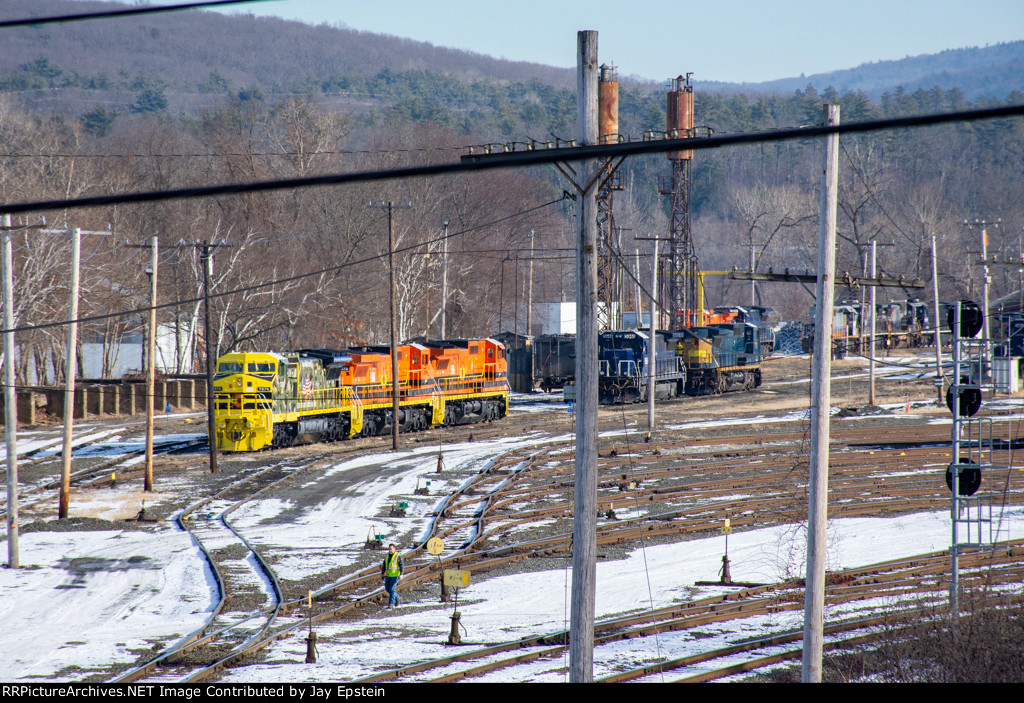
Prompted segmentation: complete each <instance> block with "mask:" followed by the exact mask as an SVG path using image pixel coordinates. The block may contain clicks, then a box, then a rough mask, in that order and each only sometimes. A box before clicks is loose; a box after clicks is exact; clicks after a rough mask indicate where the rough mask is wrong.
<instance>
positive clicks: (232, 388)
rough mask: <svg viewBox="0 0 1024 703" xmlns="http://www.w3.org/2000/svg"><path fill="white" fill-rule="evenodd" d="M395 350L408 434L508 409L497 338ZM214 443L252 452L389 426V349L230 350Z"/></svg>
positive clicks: (217, 389) (219, 390) (218, 387)
mask: <svg viewBox="0 0 1024 703" xmlns="http://www.w3.org/2000/svg"><path fill="white" fill-rule="evenodd" d="M397 355H398V394H399V398H398V407H399V411H398V426H399V429H400V431H402V432H410V431H416V430H423V429H427V428H430V427H436V426H438V425H462V424H468V423H472V422H483V421H489V420H497V419H499V418H501V417H504V416H505V415H506V414H507V413H508V393H509V387H508V363H507V361H506V359H505V346H504V345H503V344H501V343H500V342H496V341H494V340H493V339H471V340H451V341H441V342H427V343H425V344H417V343H411V344H405V345H402V346H400V347H398V349H397ZM214 393H215V395H216V399H215V402H216V408H215V411H214V423H215V426H216V434H217V437H216V441H217V447H218V449H221V450H224V451H255V450H258V449H263V448H266V447H282V446H288V445H291V444H296V443H299V442H316V441H333V440H338V439H347V438H349V437H355V436H370V435H376V434H384V433H387V432H390V431H391V423H392V422H393V415H394V404H393V400H392V383H391V348H390V347H361V348H357V349H349V350H345V351H335V350H331V349H300V350H298V351H294V352H286V353H284V354H275V353H270V352H259V353H234V354H225V355H224V356H222V357H221V358H220V359H218V360H217V375H216V376H215V378H214Z"/></svg>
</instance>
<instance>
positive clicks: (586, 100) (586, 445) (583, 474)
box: [569, 30, 599, 683]
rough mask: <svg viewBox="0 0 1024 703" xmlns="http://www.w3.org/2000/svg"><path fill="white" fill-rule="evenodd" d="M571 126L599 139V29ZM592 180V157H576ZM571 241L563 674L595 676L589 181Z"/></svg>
mask: <svg viewBox="0 0 1024 703" xmlns="http://www.w3.org/2000/svg"><path fill="white" fill-rule="evenodd" d="M576 67H577V74H576V100H577V103H576V133H577V138H578V139H579V143H580V144H581V145H583V146H590V145H596V144H597V143H598V125H597V107H598V103H597V100H598V94H597V78H598V66H597V32H595V31H592V30H586V31H581V32H579V33H578V34H577V52H576ZM578 165H579V169H580V170H581V172H582V174H581V175H582V176H583V178H581V179H580V181H582V182H583V183H592V179H596V175H597V173H598V168H599V165H598V162H597V161H596V160H587V161H582V162H579V164H578ZM577 204H578V205H579V216H578V217H577V219H576V222H577V223H578V228H579V230H578V231H579V236H578V239H577V243H576V325H577V328H576V332H577V334H576V417H577V424H576V466H575V468H576V485H575V490H574V494H573V496H574V514H573V532H572V612H571V618H570V620H571V622H570V633H571V634H570V636H569V681H570V682H572V683H589V682H591V681H593V679H594V604H595V593H596V581H597V379H598V373H597V333H598V322H597V198H596V191H595V189H594V188H593V187H590V186H588V187H586V188H585V189H581V192H580V193H579V194H578V196H577Z"/></svg>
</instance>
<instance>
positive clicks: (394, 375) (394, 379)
mask: <svg viewBox="0 0 1024 703" xmlns="http://www.w3.org/2000/svg"><path fill="white" fill-rule="evenodd" d="M410 207H411V205H395V204H394V203H392V202H390V201H388V202H386V203H381V204H380V205H372V204H371V205H370V208H371V209H373V210H387V211H388V268H389V269H390V271H391V449H392V450H394V451H398V294H397V292H396V291H397V288H396V283H395V218H394V212H395V210H407V209H408V208H410ZM447 224H448V223H447V221H446V222H445V227H446V231H447ZM445 241H447V239H446V240H445ZM444 285H445V284H444V282H442V284H441V298H442V300H441V310H442V311H443V310H444V294H445V293H444ZM441 314H442V315H443V314H444V313H443V312H442V313H441ZM442 319H443V318H442ZM441 324H442V327H443V326H444V323H443V322H442V323H441ZM442 336H443V331H442Z"/></svg>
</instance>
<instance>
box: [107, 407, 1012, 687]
mask: <svg viewBox="0 0 1024 703" xmlns="http://www.w3.org/2000/svg"><path fill="white" fill-rule="evenodd" d="M501 429H502V428H501V426H500V424H496V425H493V426H487V427H482V428H474V430H473V431H474V432H475V434H476V438H475V441H484V440H486V439H487V438H488V435H492V436H493V435H500V433H501ZM714 435H715V436H706V437H695V436H693V435H692V433H687V432H685V431H676V432H663V433H661V435H660V436H659V437H658V438H657V440H656V442H650V443H645V442H643V441H633V438H632V435H630V433H628V432H627V433H625V434H622V433H616V432H614V431H608V432H606V434H605V436H604V438H603V439H602V447H601V452H600V456H601V459H600V462H599V507H600V511H601V516H602V519H601V521H600V523H599V529H598V542H599V544H600V545H616V544H627V545H628V544H642V543H645V542H650V541H652V540H663V539H670V540H678V539H686V538H688V537H690V536H700V535H708V534H712V533H713V532H714V531H715V530H716V529H718V527H719V526H720V524H721V522H722V520H723V519H724V518H725V517H729V518H730V519H731V521H732V525H733V527H734V529H740V530H742V529H747V528H755V527H763V526H767V525H773V524H785V523H789V522H793V521H795V520H798V519H800V517H801V511H802V509H803V506H804V505H805V504H806V499H805V498H804V497H803V495H804V494H803V491H804V489H805V484H806V479H805V470H804V467H803V458H802V457H803V454H802V452H801V448H802V443H803V442H804V441H805V430H804V428H802V427H794V428H792V429H790V430H786V431H766V432H760V433H751V432H746V431H744V432H739V433H736V434H729V433H728V432H726V431H723V430H719V431H717V432H715V433H714ZM464 436H465V433H463V437H464ZM948 441H949V429H948V426H944V425H919V424H918V425H915V426H914V431H913V434H912V435H908V431H907V427H906V426H896V427H868V426H864V425H861V426H857V425H854V426H850V427H843V428H838V429H835V430H834V431H833V433H832V462H831V490H832V498H831V501H830V503H831V504H830V512H831V514H832V515H834V516H837V517H850V516H862V515H896V514H901V513H910V512H921V511H936V510H942V509H944V508H946V507H947V506H948V493H947V490H946V487H945V485H944V483H943V472H944V468H945V466H946V465H948V463H949V461H950V459H949V446H948ZM572 448H573V447H572V442H571V440H567V439H565V438H561V439H559V438H557V437H548V438H546V439H545V440H541V439H538V441H537V442H534V443H531V444H530V446H525V447H517V448H514V449H511V450H508V451H504V452H500V453H498V454H497V455H495V456H493V457H492V458H490V459H489V460H488V461H486V462H485V463H484V465H483V466H482V467H480V468H479V469H478V470H476V471H475V472H474V473H473V474H472V475H467V476H465V477H464V480H463V478H460V479H459V481H460V484H459V486H458V488H457V489H456V490H453V491H450V492H447V493H444V494H436V495H434V496H433V499H434V501H433V507H432V508H431V509H430V510H429V512H428V513H427V514H425V515H424V516H423V518H424V519H426V520H427V522H428V528H427V530H426V531H425V533H424V534H423V535H421V538H420V539H419V540H418V543H417V544H416V545H415V546H414V547H413V548H411V549H407V550H405V551H404V554H405V557H406V563H407V569H406V573H405V575H404V576H403V579H402V582H401V589H402V591H403V592H410V591H416V590H417V589H419V590H422V589H424V588H428V587H429V588H431V589H432V588H433V586H434V585H435V584H437V582H438V581H439V580H440V574H441V571H442V570H443V569H446V568H459V569H465V570H471V571H472V572H473V573H474V577H475V578H486V575H487V574H488V572H490V571H493V570H495V569H500V568H501V567H503V566H506V565H508V564H512V563H517V562H524V561H528V560H531V559H535V558H537V557H538V556H540V557H550V556H555V555H563V556H566V555H568V554H569V553H570V534H571V525H570V518H571V511H572V505H571V494H572V463H573V459H572V457H573V453H572ZM361 450H362V448H360V449H350V450H347V451H346V454H351V453H357V452H358V451H361ZM1012 450H1013V447H1012V443H1010V442H1006V441H1004V442H1002V444H997V445H996V451H994V452H993V456H992V460H993V463H995V464H997V465H999V464H1000V462H1002V464H1001V465H1002V466H1003V468H1001V469H993V470H991V471H988V472H986V479H985V480H986V481H987V482H989V484H988V485H990V486H995V487H999V488H1000V489H1005V491H1004V492H1003V494H1002V495H1003V500H1005V502H1006V503H1007V504H1012V505H1019V504H1021V503H1024V472H1021V471H1020V470H1019V469H1017V470H1013V469H1011V468H1009V467H1010V466H1011V464H1012V461H1011V453H1012ZM332 456H333V459H332V458H330V457H329V456H328V455H324V454H316V455H315V456H311V457H302V458H301V459H299V458H295V459H292V461H291V464H292V466H291V468H287V469H286V468H285V467H286V466H287V465H288V463H289V462H288V461H287V460H284V461H279V462H277V463H274V464H272V465H271V466H269V467H268V468H266V469H265V470H263V471H261V472H259V473H258V474H256V475H254V476H252V477H250V478H249V479H248V480H246V481H239V482H238V484H237V485H232V486H230V487H229V488H228V489H226V490H224V491H222V492H221V493H219V494H217V495H216V496H214V497H212V498H210V499H207V500H205V501H202V502H201V503H199V504H197V505H195V506H193V507H191V508H189V510H188V511H186V512H185V513H184V514H183V515H182V517H181V518H180V519H181V521H182V523H183V524H184V525H187V526H188V528H189V529H190V530H191V531H192V532H193V534H194V535H195V536H196V539H197V540H199V541H201V542H204V543H206V542H208V543H209V544H211V545H216V546H215V547H214V548H213V549H207V550H206V551H207V552H208V554H211V555H221V558H222V559H224V560H225V561H224V563H223V564H222V565H221V566H216V565H214V566H212V567H211V568H213V569H214V570H215V571H217V572H218V573H220V574H221V575H220V577H219V578H220V579H221V580H222V581H226V583H225V585H223V586H222V593H223V592H225V591H227V592H228V593H233V594H242V595H243V596H245V597H236V598H235V599H234V600H235V605H233V606H231V607H228V608H225V606H224V601H223V600H222V602H221V604H220V606H218V608H217V612H216V613H215V616H214V617H212V618H211V620H210V622H209V623H208V624H207V626H205V627H204V628H203V629H202V632H201V633H196V636H194V637H192V638H191V640H190V641H189V642H187V643H183V644H181V645H179V646H178V647H176V648H173V649H172V650H168V651H167V652H164V653H162V654H161V655H160V656H159V657H157V658H156V659H155V660H154V661H153V662H149V663H148V664H147V665H146V666H144V667H140V668H139V669H137V670H136V671H135V672H132V673H130V674H128V675H126V676H125V677H122V678H121V679H119V680H124V681H129V680H153V677H159V680H168V679H173V680H177V681H183V680H184V681H198V680H209V679H212V678H215V677H217V676H218V675H220V674H222V673H223V672H224V670H225V669H227V668H229V667H236V666H240V665H242V664H243V663H245V662H249V661H253V659H252V658H253V657H254V656H256V654H257V653H258V652H259V651H260V650H263V649H265V648H267V647H270V646H271V645H272V644H273V643H275V642H277V641H279V640H281V639H284V638H286V637H289V636H293V637H294V636H300V635H301V634H302V633H304V632H305V630H306V628H311V627H314V626H319V625H321V624H324V623H331V622H338V621H349V620H351V619H352V618H360V617H362V616H364V615H366V614H369V613H371V612H374V611H375V609H376V606H377V605H378V604H379V603H380V602H381V600H382V591H381V588H380V579H379V573H378V566H377V564H376V563H375V562H374V563H372V564H371V565H369V566H365V567H362V568H354V569H351V570H350V571H349V572H348V573H346V574H345V575H344V576H343V577H342V578H340V579H337V580H336V581H334V582H333V583H329V584H327V585H320V586H318V587H316V588H312V587H311V586H310V584H309V583H307V582H287V581H280V583H279V580H278V578H277V577H276V576H275V575H274V569H273V560H272V559H265V558H263V557H262V556H260V553H259V552H260V550H259V547H258V546H255V545H254V544H252V543H251V542H250V541H248V540H246V539H245V537H244V536H243V535H241V534H238V533H231V534H232V535H233V536H232V537H227V536H226V535H227V534H228V531H230V529H231V527H230V524H229V521H228V516H229V515H230V514H231V512H232V511H234V510H235V509H237V507H238V506H239V505H241V504H243V503H245V502H247V501H251V500H255V499H258V498H259V497H260V496H261V495H263V494H265V493H267V492H268V491H272V490H273V489H274V488H275V487H276V486H277V485H278V484H279V483H281V482H283V481H285V480H287V478H288V476H286V475H285V474H286V473H287V474H291V473H292V472H295V471H298V469H299V465H301V467H302V469H303V470H305V469H315V468H316V467H317V466H324V465H326V464H329V463H330V462H331V461H332V460H333V461H335V462H336V461H337V456H336V455H332ZM315 473H316V472H315V471H309V472H308V475H312V474H315ZM402 497H405V496H397V497H396V499H397V498H402ZM409 497H411V496H409ZM996 536H998V535H996ZM429 537H441V538H442V539H444V541H445V543H446V545H447V548H446V549H445V551H444V553H442V554H441V555H440V557H438V558H434V557H429V556H428V555H427V554H426V553H425V550H424V544H425V541H426V539H427V538H429ZM239 545H242V546H239ZM243 548H244V549H245V550H248V552H247V553H246V556H245V557H242V556H241V554H242V552H241V551H240V550H242V549H243ZM249 554H251V555H252V557H251V558H249V556H248V555H249ZM1022 555H1024V548H1022V547H1021V545H1020V543H1018V542H1013V543H1002V544H1000V547H999V548H998V549H996V550H994V551H992V550H982V551H979V552H978V553H977V554H976V555H973V556H971V557H970V559H969V560H968V561H965V562H964V563H965V565H966V566H965V569H973V571H967V572H965V573H964V574H963V575H962V578H963V579H966V580H968V581H970V580H972V579H973V580H979V579H982V578H983V574H984V573H986V572H985V571H984V569H985V568H986V566H985V565H986V564H988V565H989V567H988V568H989V569H990V571H989V572H988V573H996V574H997V576H996V578H997V579H999V580H1000V582H1003V580H1004V579H1005V580H1009V582H1011V583H1012V582H1016V583H1019V582H1020V580H1021V576H1022V573H1024V572H1022V567H1021V566H1020V565H1019V564H1015V563H1014V562H1019V561H1020V557H1021V556H1022ZM227 557H232V558H230V559H228V558H227ZM210 558H211V564H214V561H213V560H214V559H215V558H216V557H215V556H210ZM964 559H967V557H964ZM240 562H245V563H247V564H249V567H248V568H243V569H239V568H238V564H239V563H240ZM256 563H258V564H259V565H260V569H261V570H262V573H256V570H254V569H253V568H252V565H253V564H256ZM232 564H233V566H232ZM995 567H998V568H997V570H996V571H995V572H992V571H991V569H992V568H995ZM943 568H945V569H946V570H948V555H945V560H944V555H943V554H933V555H926V556H923V557H921V558H918V559H913V560H900V561H899V562H896V563H891V564H884V565H876V566H874V567H870V568H866V569H857V570H849V571H845V572H842V573H838V574H832V576H831V585H830V590H829V595H828V598H829V603H830V604H831V605H832V606H834V607H840V606H841V605H842V604H844V603H853V602H857V601H861V600H865V599H871V598H874V599H884V598H891V599H903V600H909V599H911V598H918V599H919V598H921V597H923V596H922V594H930V595H931V596H934V595H935V594H936V593H938V592H939V591H941V590H942V588H943V586H942V573H943ZM225 574H227V576H225ZM989 578H990V579H991V578H992V577H991V576H990V577H989ZM1014 579H1015V580H1016V581H1014ZM259 582H263V583H264V584H266V583H272V584H274V587H273V588H272V589H271V588H266V587H263V588H260V587H259V586H258V583H259ZM257 594H258V597H257ZM802 594H803V591H802V584H801V583H800V582H799V581H789V582H781V583H777V584H770V585H765V586H759V587H756V588H742V589H739V590H736V591H735V592H733V593H730V594H728V595H720V596H715V597H711V598H704V599H698V600H695V601H693V602H690V603H687V604H685V606H680V607H679V608H671V609H658V610H652V611H648V612H639V613H633V614H630V616H629V617H627V618H619V619H614V620H609V621H606V622H603V623H601V625H600V626H599V628H598V644H599V645H600V646H605V645H606V644H608V643H611V642H617V641H626V640H629V641H636V642H641V641H642V640H643V639H644V638H651V637H656V636H657V635H658V634H659V633H666V632H675V631H686V630H687V629H690V628H695V627H701V626H703V625H706V624H707V623H709V622H718V621H721V620H724V619H725V620H727V619H735V618H742V617H750V616H752V615H758V614H764V613H779V612H783V611H792V610H799V609H802V607H803V606H802V598H803V595H802ZM229 600H230V599H229ZM310 606H311V607H310ZM906 607H907V608H911V605H906ZM915 607H920V606H919V605H917V606H915ZM878 617H879V616H877V615H860V616H851V617H847V618H845V619H844V620H842V621H839V622H835V623H832V625H831V628H832V630H831V631H830V633H831V634H830V635H829V636H830V638H831V640H830V641H832V642H833V645H834V646H839V644H840V643H841V642H844V641H846V642H847V643H848V644H853V643H858V642H862V641H870V639H871V638H872V637H874V636H876V635H875V634H871V633H872V632H875V631H877V629H878V626H879V623H880V621H879V620H878ZM872 628H874V629H872ZM213 635H216V637H214V636H213ZM799 638H800V633H799V632H783V633H775V634H773V635H771V636H765V637H763V638H760V639H757V638H754V639H752V640H751V642H747V643H743V644H742V645H733V646H730V647H725V648H721V649H722V651H720V652H714V651H711V652H701V653H698V654H695V655H693V656H692V657H689V658H685V659H683V660H679V661H672V662H660V663H659V664H658V667H657V669H656V670H652V669H651V667H652V666H654V665H653V664H647V665H644V666H640V667H636V668H634V669H630V670H628V671H624V672H617V673H614V674H608V675H607V676H605V677H604V679H605V680H608V681H618V680H633V679H637V680H644V678H645V677H648V678H649V677H652V676H656V677H659V678H658V680H661V679H662V678H663V677H665V676H666V672H669V671H671V672H673V673H672V674H671V676H673V677H675V678H680V677H681V678H682V679H693V680H710V679H712V678H718V677H723V676H728V675H732V674H735V673H736V672H737V671H739V670H752V669H754V668H758V667H761V666H771V665H774V664H775V663H777V662H779V661H784V660H785V659H786V658H787V657H792V652H793V651H794V649H793V642H797V646H798V644H799V643H798V640H799ZM647 644H648V645H649V644H650V643H649V642H648V643H647ZM787 645H789V646H788V648H787ZM325 646H329V645H328V644H326V643H325V642H323V641H321V643H320V647H325ZM637 646H638V647H643V646H645V645H642V644H638V645H637ZM564 648H565V633H564V632H562V633H557V632H556V633H550V632H549V633H542V634H538V635H537V636H536V637H534V638H529V639H526V640H523V639H519V640H515V641H512V642H506V643H500V644H496V645H493V646H492V647H488V648H483V649H480V650H479V651H477V650H474V652H466V653H461V654H458V655H454V656H452V657H446V658H444V659H441V660H436V661H425V662H420V663H417V664H416V665H413V666H411V667H398V668H388V669H387V670H386V671H384V672H382V673H377V674H371V675H368V676H366V677H363V678H362V679H361V680H363V681H382V680H394V679H396V678H403V679H415V680H434V681H449V680H457V679H462V678H475V677H478V676H484V677H486V675H487V673H488V672H490V671H495V670H498V669H506V668H508V667H514V666H516V667H517V666H527V667H528V666H529V662H534V661H541V662H543V661H546V660H550V659H552V658H558V657H560V656H562V654H561V653H562V652H563V650H564ZM650 648H651V647H648V649H650ZM502 651H510V652H515V653H514V654H511V655H507V656H505V657H501V656H500V655H499V653H500V652H502ZM740 651H744V652H750V655H748V658H747V659H746V660H744V662H742V663H741V664H737V663H735V661H734V660H733V659H734V658H735V657H736V656H737V655H738V654H739V652H740ZM765 651H769V652H771V653H770V654H764V652H765ZM758 654H760V656H755V655H758ZM730 657H732V658H733V659H730ZM751 657H753V658H751ZM479 659H486V660H487V661H486V663H482V664H474V665H472V666H469V667H465V666H464V665H461V664H459V663H458V662H461V661H468V662H473V661H476V660H479ZM172 661H173V662H176V665H175V666H169V665H168V662H172ZM701 662H703V664H700V666H701V667H702V668H701V670H700V672H698V673H694V669H693V667H694V666H697V665H698V664H699V663H701ZM723 662H724V663H723ZM752 662H753V663H752ZM460 666H461V667H462V668H459V667H460ZM453 667H454V668H453ZM708 667H713V668H708ZM737 667H738V668H737ZM143 670H145V671H143ZM156 672H159V673H156ZM694 677H696V678H694Z"/></svg>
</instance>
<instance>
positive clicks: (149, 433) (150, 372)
mask: <svg viewBox="0 0 1024 703" xmlns="http://www.w3.org/2000/svg"><path fill="white" fill-rule="evenodd" d="M159 246H160V243H159V240H158V238H157V237H156V236H154V237H153V246H152V249H151V251H150V269H149V339H148V340H147V341H148V342H149V344H148V346H147V348H146V352H147V354H146V477H145V479H144V480H143V490H146V491H152V490H153V393H154V391H155V389H156V388H155V387H156V359H155V357H156V270H157V261H158V256H159ZM211 441H213V440H212V439H211Z"/></svg>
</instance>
